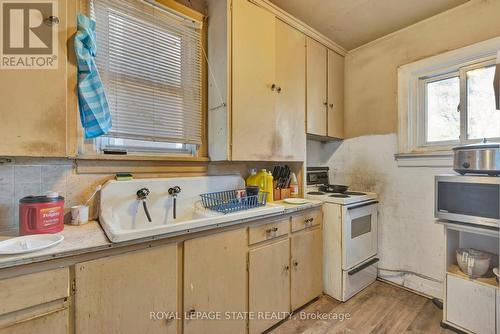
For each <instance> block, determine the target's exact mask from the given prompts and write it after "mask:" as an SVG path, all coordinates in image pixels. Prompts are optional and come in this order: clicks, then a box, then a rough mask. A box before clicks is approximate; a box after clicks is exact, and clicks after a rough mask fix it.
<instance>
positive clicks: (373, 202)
mask: <svg viewBox="0 0 500 334" xmlns="http://www.w3.org/2000/svg"><path fill="white" fill-rule="evenodd" d="M377 203H378V201H370V202H365V203H360V204H358V205H353V206H348V207H347V210H352V209H358V208H362V207H364V206H368V205H372V204H377Z"/></svg>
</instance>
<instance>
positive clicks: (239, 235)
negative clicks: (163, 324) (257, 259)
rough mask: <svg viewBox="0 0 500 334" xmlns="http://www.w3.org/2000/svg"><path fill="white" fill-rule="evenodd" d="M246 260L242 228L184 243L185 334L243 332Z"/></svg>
mask: <svg viewBox="0 0 500 334" xmlns="http://www.w3.org/2000/svg"><path fill="white" fill-rule="evenodd" d="M246 258H247V231H246V229H244V228H241V229H237V230H233V231H228V232H221V233H217V234H212V235H209V236H206V237H199V238H196V239H190V240H187V241H185V242H184V315H185V319H184V333H185V334H198V333H204V334H210V333H214V334H224V333H228V334H232V333H245V332H246V327H247V321H246V319H241V318H238V317H237V315H238V313H239V312H240V313H239V314H243V312H246V311H247V268H246ZM212 316H220V317H222V318H221V319H220V320H219V319H210V318H209V317H212Z"/></svg>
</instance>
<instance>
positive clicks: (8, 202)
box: [0, 158, 111, 235]
mask: <svg viewBox="0 0 500 334" xmlns="http://www.w3.org/2000/svg"><path fill="white" fill-rule="evenodd" d="M110 177H111V176H109V175H97V174H96V175H88V174H77V173H76V171H75V168H74V166H73V162H72V161H71V160H67V159H28V158H25V159H16V162H15V163H12V164H2V165H0V235H5V234H9V235H13V234H16V233H17V231H18V226H19V199H21V198H23V197H25V196H28V195H43V194H44V193H45V192H47V191H49V190H50V191H57V192H58V193H59V194H60V195H61V196H63V197H64V198H65V207H66V212H68V211H69V209H68V208H70V207H71V206H73V205H76V204H81V203H84V202H85V201H87V199H88V197H89V196H90V195H91V194H92V192H93V190H94V189H95V187H96V186H97V185H99V184H101V183H103V182H105V181H106V180H107V179H109V178H110ZM92 204H95V203H92ZM92 206H93V205H92ZM67 218H68V217H66V219H67Z"/></svg>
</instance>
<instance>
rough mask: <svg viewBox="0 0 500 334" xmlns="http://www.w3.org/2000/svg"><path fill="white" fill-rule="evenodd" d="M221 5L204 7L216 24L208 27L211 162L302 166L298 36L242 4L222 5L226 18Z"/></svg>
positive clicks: (241, 0) (240, 0) (243, 0)
mask: <svg viewBox="0 0 500 334" xmlns="http://www.w3.org/2000/svg"><path fill="white" fill-rule="evenodd" d="M221 3H222V1H221V2H217V3H214V4H209V8H208V12H209V15H210V16H211V17H216V18H217V19H218V22H217V23H215V24H214V25H212V26H209V27H208V34H209V36H210V38H211V40H212V43H209V50H208V56H209V60H210V62H213V63H214V66H213V68H212V69H213V71H212V74H213V75H212V76H211V80H210V81H211V82H209V106H210V107H209V143H210V147H209V153H210V157H211V159H212V160H237V161H304V159H305V143H306V141H305V139H306V136H305V97H306V95H305V94H306V88H305V62H306V60H305V36H304V34H302V33H301V32H299V31H298V30H296V29H294V28H292V27H291V26H289V25H288V24H286V23H284V22H282V21H280V20H279V19H278V18H276V17H275V15H274V14H273V13H271V12H269V11H267V10H265V9H264V8H261V7H260V6H258V5H256V4H254V3H252V2H250V1H248V0H233V1H231V2H229V1H228V2H227V5H228V6H229V7H228V13H229V14H226V15H224V13H223V12H222V10H223V9H222V8H221V7H222V6H221ZM230 3H231V4H230ZM224 19H225V20H227V22H231V24H228V25H223V24H221V22H223V21H224ZM256 22H258V24H256ZM223 39H227V43H224V42H223V41H222V40H223ZM222 46H226V48H224V47H222ZM220 59H224V60H225V61H226V63H227V67H223V66H220V64H219V63H220ZM221 91H225V92H222V93H221ZM224 97H226V99H227V100H228V103H227V106H224V105H221V101H220V100H221V99H223V98H224Z"/></svg>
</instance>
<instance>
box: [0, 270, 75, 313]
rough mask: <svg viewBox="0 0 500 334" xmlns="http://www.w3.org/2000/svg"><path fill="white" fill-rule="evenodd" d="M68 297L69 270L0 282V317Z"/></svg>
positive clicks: (44, 272) (47, 272) (23, 276)
mask: <svg viewBox="0 0 500 334" xmlns="http://www.w3.org/2000/svg"><path fill="white" fill-rule="evenodd" d="M68 296H69V270H68V268H59V269H54V270H49V271H42V272H39V273H34V274H28V275H22V276H17V277H12V278H7V279H3V280H0V300H1V301H2V302H1V303H0V315H2V314H5V313H10V312H14V311H18V310H22V309H25V308H28V307H31V306H36V305H40V304H44V303H48V302H51V301H54V300H57V299H62V298H66V297H68Z"/></svg>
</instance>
